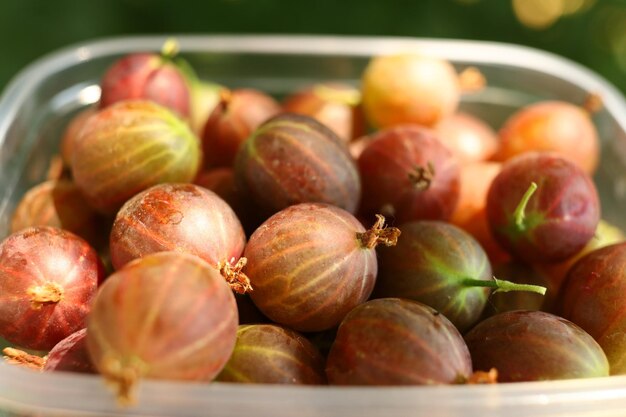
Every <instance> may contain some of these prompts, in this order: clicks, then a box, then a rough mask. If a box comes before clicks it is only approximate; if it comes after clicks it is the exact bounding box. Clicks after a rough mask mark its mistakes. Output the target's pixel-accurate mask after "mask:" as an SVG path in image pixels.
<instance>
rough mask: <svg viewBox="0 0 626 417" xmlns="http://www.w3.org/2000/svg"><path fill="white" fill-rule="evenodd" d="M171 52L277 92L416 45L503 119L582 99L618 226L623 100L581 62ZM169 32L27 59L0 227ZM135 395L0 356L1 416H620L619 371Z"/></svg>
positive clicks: (270, 45) (15, 89)
mask: <svg viewBox="0 0 626 417" xmlns="http://www.w3.org/2000/svg"><path fill="white" fill-rule="evenodd" d="M178 39H179V41H180V46H181V54H182V55H183V56H184V57H186V58H187V59H189V61H190V62H191V64H192V65H193V66H194V67H195V68H196V69H197V71H198V73H199V75H200V77H201V78H204V79H207V80H212V81H216V82H218V83H222V84H225V85H228V86H232V87H240V86H251V87H258V88H261V89H263V90H265V91H268V92H270V93H272V94H275V95H277V96H281V95H283V94H285V93H287V92H289V91H291V90H293V89H295V88H297V87H301V86H304V85H307V84H310V83H312V82H315V81H317V80H336V81H342V82H350V83H355V84H356V83H358V77H359V75H360V73H361V71H362V69H363V68H364V66H365V65H366V63H367V61H368V59H369V57H370V56H372V55H377V54H385V53H392V52H401V51H416V50H419V51H422V52H424V53H426V54H432V55H436V56H440V57H443V58H446V59H449V60H451V61H452V62H453V63H454V64H455V65H456V66H457V68H458V69H463V68H464V67H466V66H469V65H472V66H475V67H477V68H479V69H480V71H481V72H483V74H485V76H486V78H487V79H488V87H487V88H486V89H485V90H484V91H481V92H480V93H476V94H471V95H466V96H464V97H463V103H462V107H463V108H464V109H466V110H468V111H470V112H472V113H474V114H476V115H478V116H481V117H483V118H484V119H486V120H487V121H489V122H490V123H491V124H492V125H493V126H494V127H496V128H497V127H499V126H500V124H501V123H502V121H503V120H504V119H505V118H506V117H507V116H508V115H510V114H511V113H512V112H513V111H514V110H515V109H517V108H519V107H520V106H523V105H525V104H527V103H530V102H533V101H537V100H540V99H562V100H566V101H570V102H573V103H583V101H584V100H585V98H586V97H587V95H588V94H589V93H597V94H599V95H600V96H601V97H602V99H603V101H604V109H603V110H602V111H600V112H599V113H597V114H596V115H594V120H595V122H596V125H597V126H598V128H599V131H600V135H601V137H602V141H603V149H602V160H601V165H600V167H599V170H598V173H597V176H596V181H597V183H598V185H599V190H600V194H601V199H602V204H603V216H604V218H606V219H607V220H609V221H610V222H613V223H615V224H617V225H619V226H620V227H621V228H622V229H626V216H624V213H626V103H625V102H624V99H623V97H622V96H621V94H620V93H619V92H618V91H617V90H616V89H615V88H614V87H612V86H611V85H610V84H609V83H607V82H606V81H604V80H603V79H601V78H600V77H598V76H597V75H595V74H593V73H592V72H591V71H589V70H587V69H585V68H583V67H581V66H579V65H576V64H574V63H572V62H569V61H567V60H565V59H562V58H559V57H556V56H554V55H550V54H547V53H544V52H540V51H536V50H532V49H528V48H524V47H519V46H513V45H503V44H496V43H484V42H469V41H447V40H422V39H406V38H395V39H392V38H387V39H383V38H346V37H309V36H303V37H302V36H298V37H293V36H290V37H283V36H180V37H178ZM164 41H165V37H133V38H119V39H109V40H102V41H96V42H90V43H86V44H82V45H77V46H73V47H70V48H67V49H64V50H62V51H60V52H57V53H54V54H52V55H49V56H47V57H44V58H42V59H41V60H39V61H37V62H35V63H33V64H32V65H30V66H29V67H28V68H26V69H25V70H24V71H23V72H22V73H21V74H19V75H18V76H17V77H16V78H15V79H14V80H13V81H12V83H11V84H10V85H9V86H8V87H7V89H6V91H5V92H4V95H3V96H2V98H1V100H0V236H2V237H3V236H5V235H6V234H7V233H8V222H9V218H10V214H11V213H12V211H13V208H14V206H15V203H16V202H17V201H18V200H19V198H20V197H21V195H22V194H23V193H24V192H25V191H26V190H27V189H28V188H29V187H30V186H32V185H34V184H36V183H38V182H40V181H41V180H42V179H43V177H44V176H45V172H46V170H47V168H48V163H49V158H50V155H51V154H53V153H54V152H55V151H56V150H57V149H58V142H59V135H60V132H61V131H62V129H63V127H64V126H65V124H66V123H67V121H68V120H69V118H70V116H71V115H72V114H74V113H75V112H76V111H77V110H78V109H80V108H82V107H84V106H86V105H88V104H91V103H94V102H96V101H97V100H98V98H99V93H100V91H99V88H98V87H97V83H98V80H99V78H100V77H101V75H102V74H103V72H104V70H105V68H107V66H108V65H109V64H110V63H111V62H113V60H114V59H116V58H118V57H120V56H121V55H123V54H125V53H128V52H132V51H144V50H155V51H157V50H159V49H160V47H161V45H162V44H163V42H164ZM137 398H138V404H137V405H136V406H133V407H129V408H120V407H119V406H118V405H117V404H116V401H115V399H114V396H113V393H112V392H111V391H110V390H109V389H107V387H106V386H105V384H104V383H103V381H102V379H101V378H99V377H97V376H85V375H73V374H64V373H50V374H38V373H35V372H30V371H26V370H22V369H18V368H17V367H12V366H8V365H6V364H4V363H0V416H2V417H5V416H38V417H48V416H64V417H69V416H167V417H182V416H185V417H192V416H193V417H195V416H198V417H199V416H209V415H210V416H252V415H253V416H255V417H261V416H271V417H280V416H290V417H291V416H307V417H313V416H330V415H342V416H355V417H356V416H359V417H361V416H362V417H366V416H377V415H380V416H386V417H392V416H402V417H408V416H429V417H437V416H464V417H471V416H508V417H516V416H533V417H540V416H568V417H573V416H625V415H626V376H620V377H609V378H600V379H590V380H568V381H558V382H533V383H516V384H499V385H490V386H432V387H384V388H383V387H380V388H338V387H285V386H268V385H255V386H248V385H246V386H244V385H229V384H221V383H211V384H207V383H204V384H202V383H178V382H174V383H173V382H162V381H144V382H142V383H141V384H140V387H139V391H138V397H137Z"/></svg>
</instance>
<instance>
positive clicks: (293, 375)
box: [216, 324, 326, 385]
mask: <svg viewBox="0 0 626 417" xmlns="http://www.w3.org/2000/svg"><path fill="white" fill-rule="evenodd" d="M324 365H325V361H324V358H323V357H322V355H321V354H320V352H319V351H318V350H317V348H316V347H315V346H314V345H313V344H312V343H311V342H309V341H308V340H307V339H306V338H305V337H304V336H303V335H301V334H299V333H298V332H295V331H293V330H290V329H288V328H286V327H282V326H277V325H274V324H251V325H242V326H239V329H238V330H237V343H236V344H235V350H234V351H233V354H232V355H231V357H230V359H229V360H228V362H227V363H226V366H225V367H224V369H223V370H222V372H221V373H220V374H219V375H218V376H217V378H216V380H217V381H222V382H240V383H256V384H298V385H302V384H306V385H321V384H324V383H325V382H326V373H325V372H324Z"/></svg>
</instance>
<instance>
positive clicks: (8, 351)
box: [2, 347, 46, 371]
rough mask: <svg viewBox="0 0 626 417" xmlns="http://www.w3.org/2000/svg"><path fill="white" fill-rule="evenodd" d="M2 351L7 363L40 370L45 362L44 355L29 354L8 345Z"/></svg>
mask: <svg viewBox="0 0 626 417" xmlns="http://www.w3.org/2000/svg"><path fill="white" fill-rule="evenodd" d="M2 353H3V355H4V359H5V360H6V361H7V363H10V364H12V365H19V366H23V367H25V368H29V369H34V370H35V371H41V370H42V369H43V367H44V365H45V364H46V358H45V357H43V358H42V357H41V356H37V355H31V354H30V353H27V352H24V351H23V350H19V349H14V348H10V347H8V348H4V349H3V350H2Z"/></svg>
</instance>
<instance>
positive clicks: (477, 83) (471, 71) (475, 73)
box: [459, 67, 487, 93]
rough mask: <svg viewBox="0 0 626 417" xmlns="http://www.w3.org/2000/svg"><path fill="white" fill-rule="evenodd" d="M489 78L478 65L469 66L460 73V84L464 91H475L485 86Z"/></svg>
mask: <svg viewBox="0 0 626 417" xmlns="http://www.w3.org/2000/svg"><path fill="white" fill-rule="evenodd" d="M486 84H487V80H486V79H485V76H484V75H483V74H482V72H480V70H479V69H478V68H476V67H467V68H465V69H464V70H463V71H462V72H461V73H460V74H459V85H460V87H461V91H462V92H463V93H474V92H477V91H480V90H482V89H483V88H485V85H486Z"/></svg>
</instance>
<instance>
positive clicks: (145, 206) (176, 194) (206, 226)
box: [109, 183, 246, 269]
mask: <svg viewBox="0 0 626 417" xmlns="http://www.w3.org/2000/svg"><path fill="white" fill-rule="evenodd" d="M245 244H246V236H245V234H244V231H243V228H242V227H241V223H240V222H239V219H238V218H237V216H236V215H235V213H234V212H233V210H232V209H231V208H230V206H229V205H228V204H227V203H226V202H225V201H224V200H222V199H221V198H220V197H219V196H218V195H217V194H215V193H214V192H212V191H209V190H207V189H206V188H202V187H200V186H197V185H193V184H178V183H177V184H159V185H155V186H154V187H151V188H149V189H147V190H145V191H143V192H141V193H139V194H137V195H136V196H134V197H133V198H131V199H130V200H129V201H127V202H126V204H124V206H123V207H122V208H121V209H120V211H119V212H118V214H117V216H116V217H115V221H114V222H113V228H112V229H111V238H110V245H109V246H110V249H111V261H112V263H113V267H114V268H115V269H120V268H122V267H123V266H124V265H125V264H127V263H128V262H130V261H132V260H133V259H137V258H141V257H143V256H146V255H148V254H150V253H154V252H163V251H178V252H186V253H190V254H193V255H196V256H199V257H200V258H202V259H204V260H205V261H207V262H208V263H209V264H211V265H213V266H214V267H217V266H218V264H219V263H220V262H228V263H231V261H234V262H236V261H237V260H238V259H239V258H240V257H241V253H242V252H243V248H244V245H245Z"/></svg>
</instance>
